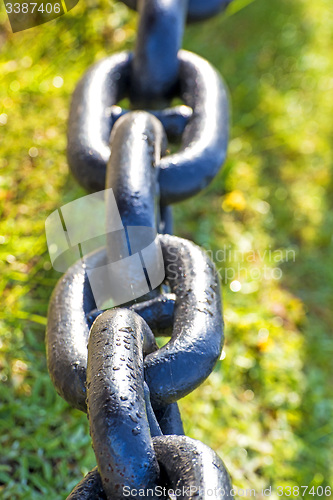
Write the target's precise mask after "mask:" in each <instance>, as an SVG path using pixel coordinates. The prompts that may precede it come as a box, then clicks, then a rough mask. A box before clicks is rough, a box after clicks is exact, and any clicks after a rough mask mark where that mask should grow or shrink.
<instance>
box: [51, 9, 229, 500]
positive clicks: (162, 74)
mask: <svg viewBox="0 0 333 500" xmlns="http://www.w3.org/2000/svg"><path fill="white" fill-rule="evenodd" d="M123 1H124V3H126V4H127V5H128V6H129V7H131V8H134V9H136V8H137V4H138V5H139V16H140V21H139V28H138V37H137V43H136V48H135V51H134V53H133V54H132V53H127V52H123V53H119V54H116V55H113V56H111V57H109V58H106V59H104V60H102V61H100V62H99V63H97V64H96V65H94V66H93V67H92V68H91V69H89V70H88V71H87V73H86V74H85V75H84V76H83V78H82V79H81V81H80V82H79V84H78V86H77V88H76V90H75V92H74V95H73V99H72V104H71V110H70V117H69V127H68V161H69V165H70V168H71V171H72V173H73V175H74V176H75V177H76V179H77V180H78V182H79V183H80V184H81V185H82V186H83V187H84V188H86V189H87V190H88V191H90V192H95V191H101V190H106V191H105V192H106V193H107V192H108V191H109V190H110V188H111V190H112V192H113V195H114V197H115V200H116V203H117V206H118V209H119V212H120V216H121V220H122V223H123V225H124V228H125V229H124V231H123V232H119V234H118V235H117V239H115V237H114V235H113V234H112V233H110V234H108V235H107V244H106V247H105V248H102V249H99V250H97V251H95V252H93V253H92V254H89V255H88V256H86V257H85V259H84V263H82V261H79V262H77V263H76V264H75V265H73V266H72V267H71V268H70V269H69V270H68V271H67V273H66V274H65V275H64V276H63V277H62V278H61V279H60V280H59V282H58V284H57V286H56V289H55V290H54V293H53V295H52V298H51V302H50V306H49V312H48V326H47V338H46V342H47V361H48V369H49V372H50V376H51V378H52V381H53V383H54V385H55V387H56V390H57V391H58V393H59V394H60V395H61V396H62V397H63V398H64V399H65V400H66V401H68V402H69V404H71V405H72V406H73V407H75V408H78V409H80V410H82V411H84V412H87V414H88V418H89V425H90V433H91V437H92V442H93V447H94V451H95V455H96V460H97V464H98V467H96V468H95V469H93V470H92V471H91V472H90V473H89V474H88V475H87V476H86V477H85V478H84V479H83V480H82V481H81V482H80V483H79V484H78V485H77V487H76V488H75V489H74V490H73V491H72V493H71V494H70V495H69V497H68V498H69V499H91V500H93V499H102V498H103V499H105V498H107V499H111V498H112V499H120V498H124V497H127V496H128V497H130V498H132V497H134V496H135V494H134V493H133V491H134V490H135V491H136V492H138V491H139V490H142V491H144V492H145V493H146V495H147V496H151V497H152V498H157V497H159V496H162V497H163V498H169V493H168V490H169V489H173V490H176V491H177V493H176V495H177V496H178V497H180V498H193V497H196V498H199V499H206V498H207V497H208V496H209V497H211V493H210V492H212V491H214V495H215V498H231V493H230V491H231V483H230V478H229V475H228V473H227V471H226V468H225V466H224V464H223V462H222V461H221V460H220V458H219V457H218V456H217V455H216V453H215V452H213V450H211V449H210V448H208V447H207V446H206V445H204V444H202V443H200V442H199V441H196V440H194V439H190V438H189V437H186V436H184V431H183V426H182V422H181V418H180V413H179V410H178V406H177V401H178V400H179V399H180V398H182V397H183V396H185V395H186V394H189V393H190V392H191V391H193V390H194V389H195V388H196V387H197V386H198V385H199V384H201V383H202V382H203V381H204V380H205V379H206V378H207V377H208V375H209V374H210V373H211V371H212V369H213V367H214V365H215V363H216V361H217V360H218V358H219V356H220V353H221V350H222V346H223V320H222V313H221V297H220V285H219V280H218V276H217V273H216V270H215V267H214V265H213V263H212V262H211V261H210V260H209V259H208V257H207V256H206V254H205V253H204V252H203V251H202V250H201V249H200V248H199V247H197V246H196V245H194V244H193V243H191V242H190V241H187V240H184V239H181V238H177V237H176V236H171V234H170V233H171V232H172V213H171V207H170V204H172V203H174V202H177V201H181V200H184V199H186V198H188V197H190V196H192V195H194V194H195V193H197V192H199V191H201V190H202V189H203V188H204V187H205V186H206V185H207V184H208V183H209V182H210V181H211V180H212V178H213V177H214V176H215V175H216V173H217V172H218V170H219V168H220V166H221V165H222V164H223V162H224V159H225V155H226V149H227V141H228V99H227V92H226V89H225V86H224V84H223V81H222V80H221V77H220V76H219V75H218V73H217V72H216V71H215V69H214V68H213V67H212V66H211V65H210V64H209V63H208V62H207V61H205V60H204V59H202V58H200V57H199V56H197V55H195V54H193V53H191V52H186V51H183V50H180V47H181V43H182V36H183V30H184V24H185V21H186V19H187V20H189V21H193V20H200V19H204V18H207V17H209V16H211V15H213V14H215V13H216V12H217V11H218V10H221V9H222V8H224V7H225V6H226V5H228V3H229V0H205V1H203V0H141V1H140V2H137V1H136V0H123ZM124 97H128V98H129V99H130V102H131V110H124V109H121V108H120V107H119V106H117V103H119V102H120V101H121V100H122V99H123V98H124ZM174 97H178V98H180V99H182V101H183V102H184V105H183V106H177V107H168V106H169V105H170V102H171V101H172V99H173V98H174ZM144 110H146V111H144ZM175 139H176V140H178V141H180V148H179V150H178V151H177V152H176V153H173V154H169V155H166V145H167V141H174V140H175ZM106 206H107V209H108V206H109V201H108V199H106ZM107 213H108V212H107ZM110 216H111V214H110ZM138 230H139V231H138ZM149 231H150V232H149ZM138 232H140V237H138V236H137V235H138ZM157 233H158V234H157ZM132 234H136V237H137V238H139V240H140V243H136V244H135V245H134V247H133V245H132V242H133V241H136V242H137V239H136V240H135V239H130V240H129V235H132ZM156 234H157V235H156ZM142 235H143V236H142ZM129 241H130V242H131V246H129ZM147 241H148V243H149V253H148V254H147V255H145V254H144V251H143V248H144V247H145V246H146V244H147ZM147 248H148V247H147ZM136 252H139V253H140V252H141V254H142V255H143V259H144V263H145V270H146V272H147V274H148V277H151V275H150V274H149V272H148V271H149V268H153V267H154V268H156V266H157V260H156V259H157V257H156V256H158V255H159V252H162V256H163V262H164V269H162V270H161V272H163V276H164V275H165V277H164V282H163V283H164V285H163V286H162V287H160V286H158V285H159V283H160V281H161V280H160V281H158V282H157V283H154V282H153V281H152V280H151V281H150V282H149V288H150V291H149V292H148V290H146V291H147V292H148V293H145V292H144V291H143V293H142V294H141V295H142V297H141V299H140V300H141V301H140V302H137V301H135V300H133V301H131V302H130V303H128V301H124V302H127V303H126V304H125V305H123V306H122V307H114V308H112V309H107V310H105V311H103V310H98V309H97V305H96V302H95V298H94V296H93V293H92V288H91V283H90V281H89V270H90V269H98V268H101V269H104V268H103V266H104V265H105V263H108V262H111V263H115V262H116V263H119V262H120V261H121V259H123V258H124V257H127V256H129V255H133V254H135V253H136ZM133 279H135V277H134V278H133ZM125 286H127V287H128V286H129V285H128V284H127V285H126V283H125ZM105 293H106V295H107V293H108V291H107V290H106V291H105ZM106 298H107V297H106ZM153 332H154V333H153ZM154 335H156V336H161V335H164V336H171V339H170V340H169V342H167V344H166V345H164V346H163V347H162V348H160V349H159V348H158V346H157V344H156V342H155V336H154Z"/></svg>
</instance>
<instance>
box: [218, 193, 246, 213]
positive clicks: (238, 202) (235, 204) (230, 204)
mask: <svg viewBox="0 0 333 500" xmlns="http://www.w3.org/2000/svg"><path fill="white" fill-rule="evenodd" d="M245 207H246V200H245V198H244V195H243V193H242V191H239V190H238V189H235V190H234V191H231V192H230V193H228V194H227V195H226V196H225V198H224V200H223V203H222V208H223V210H224V211H225V212H231V210H238V211H241V210H244V209H245Z"/></svg>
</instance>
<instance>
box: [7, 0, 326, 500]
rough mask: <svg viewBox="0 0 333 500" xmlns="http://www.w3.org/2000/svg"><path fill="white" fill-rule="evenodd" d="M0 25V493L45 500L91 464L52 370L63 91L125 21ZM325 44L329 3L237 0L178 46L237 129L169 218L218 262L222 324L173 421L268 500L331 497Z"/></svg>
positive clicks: (131, 20) (97, 12)
mask: <svg viewBox="0 0 333 500" xmlns="http://www.w3.org/2000/svg"><path fill="white" fill-rule="evenodd" d="M0 23H1V32H0V45H1V62H0V74H1V78H2V83H1V87H0V96H1V101H0V106H1V108H0V115H1V117H0V121H1V122H5V121H6V120H5V117H4V116H3V114H5V115H7V123H6V124H3V125H0V129H1V135H2V137H3V139H2V142H1V154H0V200H1V222H0V273H1V276H2V280H1V284H0V287H1V306H0V307H1V309H0V346H1V351H0V378H1V385H0V442H1V453H0V497H1V498H3V499H4V500H5V499H22V498H24V499H36V500H37V499H42V498H48V499H49V500H52V499H58V498H66V495H67V494H68V492H69V491H70V490H71V489H72V488H73V487H74V485H75V484H76V483H77V482H78V481H79V480H80V479H81V477H82V475H83V474H85V473H86V472H87V471H88V470H90V469H91V468H92V467H93V466H94V465H95V459H94V454H93V451H92V449H91V444H90V437H89V429H88V422H87V418H86V416H85V415H83V414H81V413H80V412H78V411H76V410H73V409H71V408H70V407H69V406H68V405H67V403H65V402H64V401H62V400H61V398H60V397H59V396H57V395H56V393H55V390H54V388H53V386H52V384H51V381H50V379H49V377H48V373H47V368H46V361H45V347H44V331H45V324H46V316H47V304H48V300H49V297H50V294H51V292H52V289H53V288H54V286H55V283H56V281H57V279H59V276H60V275H59V274H58V273H56V272H55V271H53V270H51V266H50V261H49V257H48V254H47V252H46V241H45V236H44V221H45V219H46V217H47V216H48V215H49V214H50V213H51V212H52V211H53V210H55V209H56V208H57V207H58V206H60V205H61V204H63V203H65V202H67V201H69V200H72V199H75V198H77V197H79V196H82V195H83V194H84V192H83V191H82V190H81V189H80V188H78V187H77V185H76V183H75V182H74V180H73V179H72V178H71V176H70V174H69V172H68V167H67V164H66V158H65V148H66V139H65V129H66V120H67V116H68V107H69V100H70V96H71V93H72V92H73V89H74V87H75V85H76V83H77V81H78V79H79V77H80V76H81V75H82V73H83V72H84V71H85V69H86V68H87V67H88V66H89V65H91V64H92V63H93V62H94V61H97V60H99V59H101V58H102V57H105V56H106V55H108V54H110V53H113V52H116V51H118V50H124V49H128V48H131V47H133V43H134V39H135V27H136V15H135V14H133V13H130V12H129V11H128V10H127V9H126V8H125V7H124V6H123V5H122V4H116V3H113V2H111V3H110V2H107V1H106V0H101V2H99V3H97V2H94V1H93V0H88V1H83V0H82V1H81V2H80V3H79V5H78V6H77V7H75V9H73V11H71V12H70V13H69V14H68V15H66V16H64V17H61V18H59V19H58V20H55V21H52V22H51V23H48V24H46V25H43V26H39V27H36V28H34V29H31V30H28V31H26V32H22V33H17V34H14V35H13V34H11V32H10V29H9V26H8V22H7V21H6V15H5V12H4V8H3V7H2V10H1V11H0ZM332 33H333V12H332V8H331V2H329V0H317V1H316V2H313V1H312V2H311V1H310V0H294V1H293V2H290V1H287V0H271V1H269V2H268V1H266V2H265V1H264V0H255V1H253V2H248V1H243V0H238V1H237V0H235V3H234V4H233V5H232V6H231V7H230V9H229V11H228V12H227V14H225V15H221V16H218V17H216V18H214V19H212V20H209V21H207V22H205V23H202V24H196V25H192V26H189V27H188V28H187V30H186V35H185V40H184V47H185V48H186V49H188V50H192V51H194V52H196V53H198V54H200V55H201V56H203V57H205V58H207V59H208V60H209V61H210V62H211V63H212V64H213V65H215V66H216V67H217V68H218V69H219V70H220V72H221V73H222V74H223V76H224V78H225V80H226V82H227V84H228V87H229V89H230V96H231V99H232V108H233V116H232V130H231V141H230V148H229V156H228V161H227V163H226V165H225V167H224V169H223V170H222V172H221V173H220V174H219V175H218V176H217V178H216V179H215V180H214V181H213V183H212V184H211V186H210V187H209V188H208V189H206V190H205V191H204V192H203V193H201V194H200V195H198V196H196V197H195V198H193V199H191V200H189V201H187V202H184V203H181V204H179V205H178V206H177V207H176V208H175V219H176V225H175V234H177V235H179V236H182V237H185V238H189V239H192V240H193V241H195V242H196V243H198V244H200V245H202V246H203V247H204V248H206V249H207V251H210V252H212V255H213V256H214V257H215V260H216V264H217V267H218V269H219V271H220V274H221V280H222V282H223V291H224V315H225V321H226V344H225V348H224V350H225V359H224V360H223V361H220V362H219V363H218V365H217V367H216V369H215V370H214V373H213V374H212V375H211V377H210V378H209V379H208V380H207V382H206V383H205V384H204V385H203V386H202V387H201V388H199V389H197V390H196V391H195V392H194V393H192V394H191V395H189V396H187V397H186V398H184V400H182V401H181V402H180V407H181V411H182V415H183V418H184V423H185V430H186V432H187V434H188V435H190V436H191V437H193V438H197V439H200V440H202V441H203V442H205V443H207V444H208V445H209V446H211V447H212V448H213V449H215V450H216V451H217V452H218V453H219V455H220V456H221V457H222V459H223V460H224V461H225V463H226V465H227V466H228V468H229V471H230V473H231V475H232V479H233V483H234V485H235V487H237V488H255V489H256V490H257V491H259V490H261V488H265V487H266V488H267V487H269V486H270V485H272V491H273V494H272V496H271V498H273V499H277V498H279V497H278V496H277V487H278V486H297V485H298V486H302V485H310V486H315V487H317V486H319V485H322V486H324V487H325V486H327V485H332V484H333V470H332V460H333V456H332V448H333V447H332V444H333V439H332V435H333V434H332V433H333V391H332V381H333V379H332V370H331V365H332V355H333V338H332V327H333V317H332V314H331V309H332V305H331V304H332V298H333V297H332V295H333V294H332V289H333V288H332V282H333V281H332V280H333V270H332V261H333V243H332V227H333V211H332V204H333V202H332V200H333V182H332V174H331V164H332V152H331V151H332V138H333V120H332V114H333V52H332V50H331V46H332V42H333V34H332ZM57 76H60V77H61V78H62V79H63V85H62V86H61V87H60V88H59V87H57V86H54V83H56V85H57V84H58V82H59V79H57V80H54V78H55V77H57ZM31 148H37V150H36V149H33V150H31ZM29 151H30V155H29ZM36 153H38V155H37V156H36ZM31 155H32V156H31ZM226 247H227V249H228V250H229V254H228V258H227V259H223V255H222V253H221V250H223V249H225V248H226ZM219 250H220V252H219ZM279 255H280V256H282V260H284V262H283V261H282V262H277V261H276V259H277V257H278V256H279ZM238 265H240V267H241V268H242V269H241V270H240V271H239V272H238ZM275 268H279V269H281V272H282V276H281V277H280V279H276V278H277V276H278V275H279V274H280V273H279V271H277V270H276V269H275ZM274 269H275V271H273V270H274ZM233 271H234V272H235V275H234V276H233V277H232V273H233ZM238 274H239V275H238ZM234 280H237V281H239V282H240V283H241V289H240V290H239V291H238V292H233V291H232V290H231V288H234V284H233V285H231V282H232V281H234ZM230 285H231V288H230ZM293 497H296V495H292V496H291V498H293ZM257 498H261V497H260V494H257ZM304 498H313V496H312V495H309V494H306V495H305V496H304Z"/></svg>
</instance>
